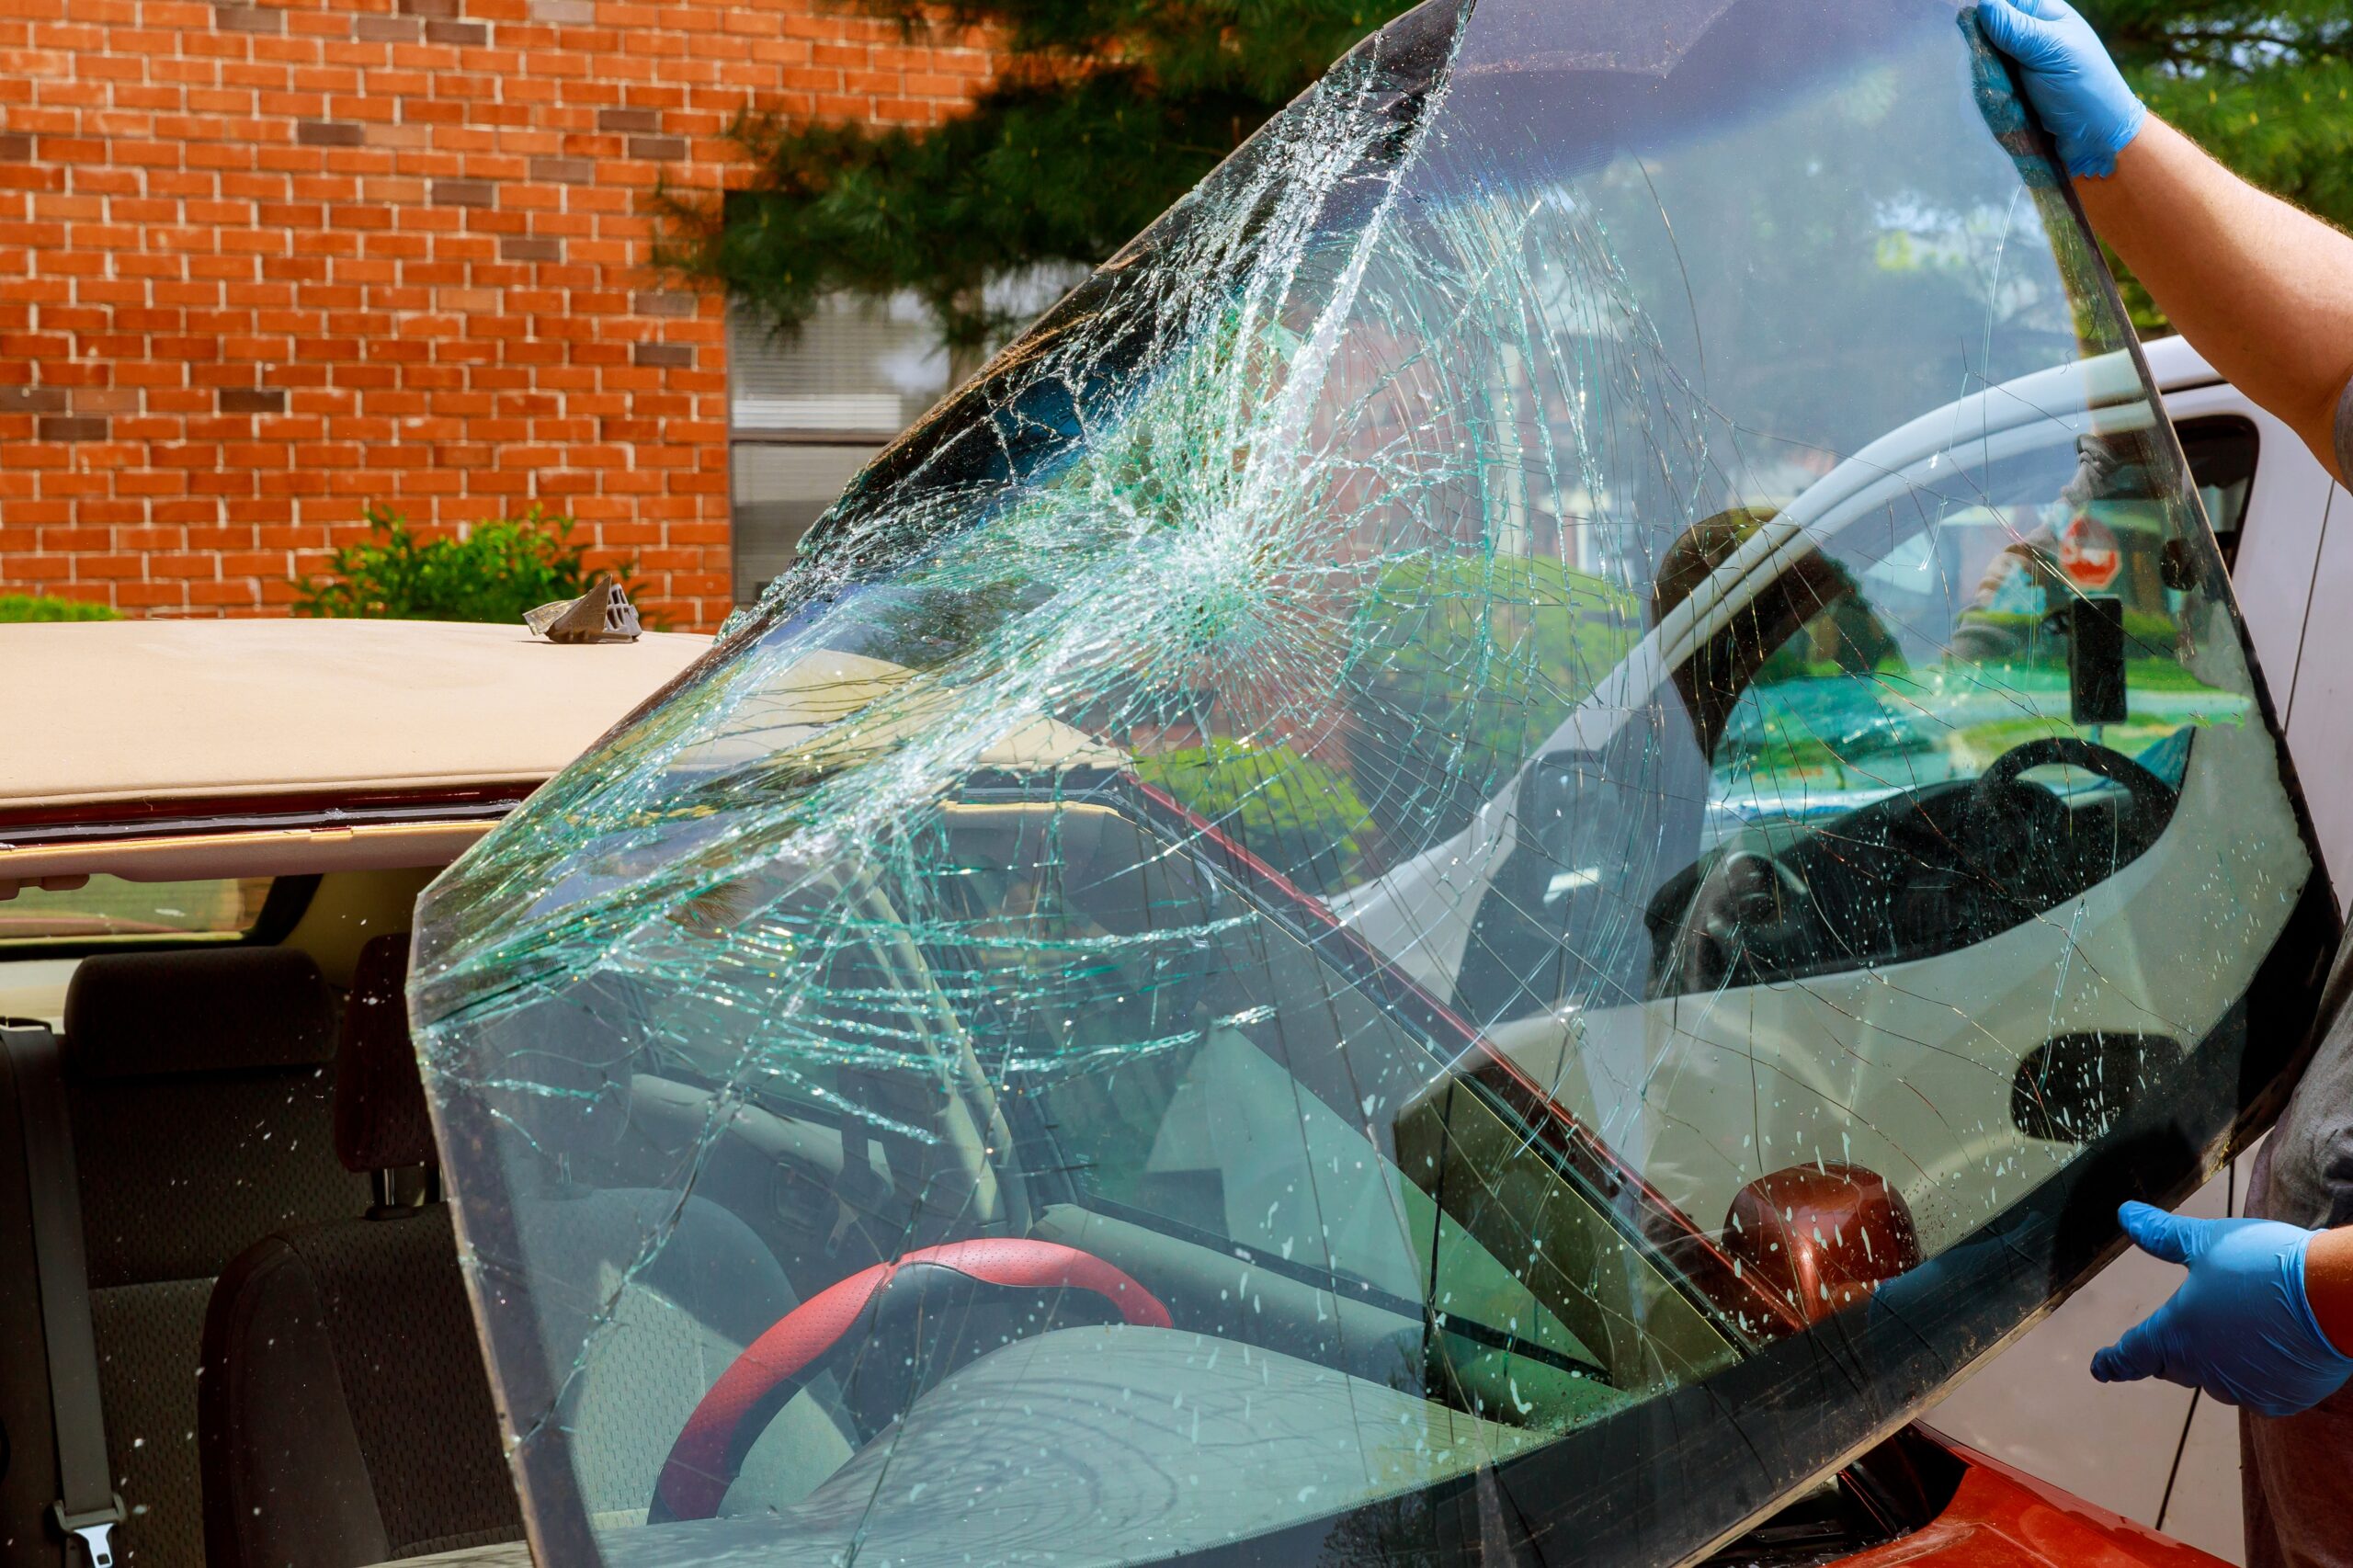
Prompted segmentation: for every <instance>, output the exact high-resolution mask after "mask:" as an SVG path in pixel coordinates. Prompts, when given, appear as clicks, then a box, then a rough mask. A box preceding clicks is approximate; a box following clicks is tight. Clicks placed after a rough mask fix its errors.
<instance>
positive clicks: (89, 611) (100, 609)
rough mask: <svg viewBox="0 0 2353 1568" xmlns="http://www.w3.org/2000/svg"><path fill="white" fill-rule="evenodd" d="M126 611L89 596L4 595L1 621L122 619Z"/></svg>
mask: <svg viewBox="0 0 2353 1568" xmlns="http://www.w3.org/2000/svg"><path fill="white" fill-rule="evenodd" d="M120 619H122V612H121V611H120V610H118V609H115V608H111V607H109V606H107V605H98V604H92V603H90V602H89V601H88V600H87V599H59V598H51V597H49V596H48V595H46V594H0V622H8V621H23V620H120Z"/></svg>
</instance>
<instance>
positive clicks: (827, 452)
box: [727, 294, 949, 604]
mask: <svg viewBox="0 0 2353 1568" xmlns="http://www.w3.org/2000/svg"><path fill="white" fill-rule="evenodd" d="M727 363H728V420H729V441H730V466H731V471H732V472H731V474H730V482H731V485H732V494H733V533H734V545H735V599H736V602H737V603H739V604H750V603H751V602H753V601H754V600H756V599H757V598H758V597H760V591H761V590H762V589H764V588H766V587H767V585H768V583H769V582H770V580H772V579H773V578H774V577H776V575H777V574H779V573H780V572H782V571H783V570H784V569H785V568H786V567H788V566H790V565H791V564H792V558H793V553H794V551H795V549H796V548H797V547H798V545H799V544H800V541H801V534H802V533H804V532H806V531H807V529H808V527H809V525H810V524H811V523H813V522H815V521H816V520H817V517H818V515H819V514H820V513H822V512H824V509H825V508H826V507H827V506H832V505H833V502H834V497H835V495H837V494H840V493H841V488H842V486H843V485H844V484H845V483H848V481H849V479H850V477H851V476H852V475H853V474H855V473H857V472H858V470H859V469H860V468H863V467H864V466H865V465H866V461H867V460H868V459H869V458H871V457H872V456H873V455H874V454H875V453H876V452H878V451H881V449H882V448H883V446H884V445H885V444H887V443H888V442H889V441H890V440H891V439H892V437H895V436H897V435H898V433H899V432H900V431H902V430H904V429H905V428H906V426H908V425H909V424H911V423H912V422H913V421H914V420H915V417H916V416H917V415H920V414H922V413H923V411H924V410H925V409H926V408H929V407H930V406H931V405H932V404H933V403H936V402H938V399H939V397H940V394H941V393H943V392H946V391H947V390H948V386H949V355H948V350H947V349H946V348H945V347H942V346H941V344H940V341H939V330H938V327H937V326H936V325H935V324H933V322H932V320H931V317H930V315H929V313H928V312H926V311H925V310H924V308H923V306H922V305H921V303H920V302H918V301H916V300H915V297H914V296H913V295H911V294H903V295H898V296H894V297H893V298H892V299H889V300H884V301H867V300H858V299H851V298H848V297H841V298H836V299H833V300H828V301H825V302H824V304H822V305H821V306H819V308H818V310H817V312H816V313H815V314H813V316H811V317H810V318H809V320H808V321H807V322H805V323H803V324H802V325H801V330H800V331H799V332H797V333H794V334H792V335H778V334H776V333H773V332H771V331H770V330H769V329H768V327H767V324H765V323H764V322H761V321H759V320H757V319H756V318H754V317H753V316H751V315H750V314H748V313H747V312H741V311H738V312H731V314H730V317H729V320H728V335H727Z"/></svg>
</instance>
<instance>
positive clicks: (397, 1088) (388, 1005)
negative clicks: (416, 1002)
mask: <svg viewBox="0 0 2353 1568" xmlns="http://www.w3.org/2000/svg"><path fill="white" fill-rule="evenodd" d="M407 984H408V937H407V934H406V933H402V934H399V935H396V936H390V937H377V938H376V939H375V940H373V941H371V942H369V944H368V945H367V946H366V947H364V948H362V949H359V962H358V967H356V968H355V969H354V970H353V971H352V974H351V999H350V1000H349V1001H348V1002H347V1004H346V1005H345V1006H344V1011H343V1043H342V1044H341V1046H340V1047H338V1048H337V1050H336V1051H335V1155H336V1157H337V1158H338V1159H340V1160H342V1161H343V1163H344V1165H345V1167H346V1168H347V1169H350V1170H355V1171H389V1170H397V1169H400V1168H401V1167H403V1166H405V1165H434V1164H436V1163H438V1155H437V1153H436V1152H435V1149H434V1146H433V1118H432V1116H431V1115H430V1114H429V1113H428V1112H427V1111H426V1108H425V1081H424V1079H423V1078H422V1077H421V1076H419V1074H418V1073H417V1068H416V1047H415V1045H414V1044H413V1043H411V1041H410V1040H409V1034H408V996H407V994H406V986H407Z"/></svg>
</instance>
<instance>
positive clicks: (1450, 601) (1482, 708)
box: [1349, 556, 1643, 848]
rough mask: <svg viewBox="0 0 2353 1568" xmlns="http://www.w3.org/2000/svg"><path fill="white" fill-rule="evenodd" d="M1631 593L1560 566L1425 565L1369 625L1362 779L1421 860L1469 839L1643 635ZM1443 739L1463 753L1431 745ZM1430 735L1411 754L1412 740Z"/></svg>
mask: <svg viewBox="0 0 2353 1568" xmlns="http://www.w3.org/2000/svg"><path fill="white" fill-rule="evenodd" d="M1642 628H1643V612H1642V608H1641V606H1640V604H1639V602H1638V601H1637V600H1636V599H1635V598H1634V597H1633V596H1632V595H1631V594H1628V593H1626V592H1625V591H1624V590H1622V589H1620V588H1617V587H1614V586H1612V585H1610V584H1608V583H1606V582H1604V581H1602V580H1601V579H1600V578H1598V577H1595V576H1591V575H1588V574H1585V573H1581V572H1572V571H1569V570H1567V569H1566V568H1564V567H1563V566H1562V565H1561V564H1560V563H1559V562H1552V561H1540V560H1532V559H1528V558H1514V557H1498V558H1488V557H1483V556H1473V557H1467V558H1464V557H1446V558H1438V559H1432V558H1429V557H1426V556H1425V557H1417V558H1415V559H1413V560H1410V561H1404V562H1396V563H1394V564H1392V565H1391V566H1390V567H1388V568H1387V569H1386V570H1385V571H1384V572H1383V573H1382V574H1381V578H1380V580H1379V582H1378V583H1377V584H1376V585H1375V587H1374V590H1373V593H1372V595H1371V597H1370V599H1369V601H1368V603H1367V605H1366V608H1365V609H1364V611H1363V613H1362V615H1361V617H1360V618H1359V620H1358V631H1357V636H1358V652H1357V655H1356V659H1355V664H1356V666H1357V675H1356V677H1355V679H1356V686H1357V696H1356V698H1355V701H1356V707H1357V717H1358V724H1357V725H1356V726H1354V727H1353V728H1352V729H1351V730H1350V732H1349V753H1350V758H1351V769H1352V771H1353V773H1354V775H1355V778H1356V785H1357V790H1358V794H1360V795H1361V796H1362V797H1363V798H1364V801H1365V804H1366V805H1367V806H1368V807H1369V808H1370V812H1371V814H1372V817H1373V819H1374V820H1375V821H1376V822H1379V823H1381V824H1382V825H1383V828H1384V830H1385V831H1388V832H1391V833H1392V834H1393V833H1394V832H1395V831H1396V829H1397V828H1398V826H1399V825H1401V824H1405V823H1411V824H1412V827H1413V847H1415V848H1418V847H1421V846H1425V845H1427V844H1429V843H1435V842H1437V841H1438V840H1439V839H1442V838H1445V837H1448V836H1449V835H1452V834H1455V833H1458V832H1460V831H1461V829H1462V827H1463V826H1464V825H1466V824H1468V823H1469V821H1470V819H1471V813H1472V812H1474V811H1476V810H1477V809H1478V807H1479V805H1480V804H1481V803H1482V802H1483V801H1485V800H1486V799H1487V798H1488V797H1489V796H1491V795H1493V794H1494V793H1495V790H1496V789H1498V788H1499V787H1500V786H1501V785H1502V784H1503V782H1504V781H1505V780H1506V778H1509V777H1510V776H1511V774H1512V772H1513V770H1514V769H1516V768H1517V767H1519V765H1520V764H1521V763H1522V762H1524V761H1526V760H1527V758H1528V757H1529V755H1530V754H1531V753H1532V752H1533V751H1534V750H1535V748H1536V747H1537V746H1538V745H1539V744H1542V742H1543V740H1544V739H1545V737H1546V736H1548V735H1550V734H1551V733H1552V732H1553V731H1554V730H1556V729H1558V728H1559V727H1560V725H1561V722H1562V721H1563V720H1564V719H1566V718H1567V717H1568V716H1569V714H1570V712H1571V711H1572V710H1574V709H1575V707H1576V705H1577V704H1578V703H1579V702H1581V701H1582V700H1584V699H1585V698H1586V695H1587V694H1588V693H1590V692H1591V691H1592V689H1593V687H1594V684H1595V683H1596V682H1597V681H1598V680H1599V679H1600V678H1601V677H1602V676H1605V675H1607V674H1608V672H1609V671H1610V669H1611V668H1612V667H1614V666H1615V665H1617V663H1618V661H1619V660H1620V659H1621V658H1623V657H1624V656H1625V654H1626V652H1627V650H1629V649H1631V647H1632V646H1633V645H1634V642H1635V641H1636V640H1637V639H1638V638H1639V637H1640V636H1641V634H1642ZM1432 729H1435V730H1437V731H1438V733H1442V734H1444V735H1445V736H1446V737H1447V739H1448V740H1449V742H1450V743H1451V744H1450V745H1449V746H1444V747H1441V746H1438V745H1434V744H1430V741H1429V738H1428V736H1429V732H1430V731H1431V730H1432ZM1413 736H1419V737H1422V738H1417V739H1414V740H1412V741H1410V742H1408V741H1407V740H1406V737H1413Z"/></svg>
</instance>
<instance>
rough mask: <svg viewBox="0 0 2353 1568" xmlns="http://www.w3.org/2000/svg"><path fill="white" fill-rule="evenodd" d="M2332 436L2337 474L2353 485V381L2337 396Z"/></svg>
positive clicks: (2348, 382)
mask: <svg viewBox="0 0 2353 1568" xmlns="http://www.w3.org/2000/svg"><path fill="white" fill-rule="evenodd" d="M2331 434H2332V435H2333V436H2334V437H2336V472H2338V473H2341V474H2343V475H2344V476H2345V482H2346V483H2348V484H2353V381H2347V382H2346V383H2345V390H2344V391H2343V392H2338V393H2337V394H2336V428H2335V429H2334V430H2333V431H2332V432H2331Z"/></svg>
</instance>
